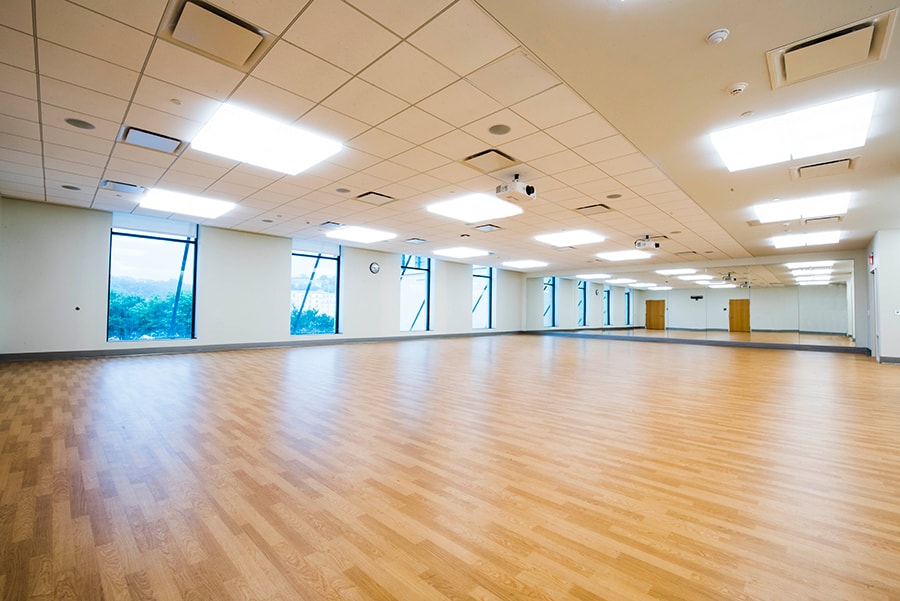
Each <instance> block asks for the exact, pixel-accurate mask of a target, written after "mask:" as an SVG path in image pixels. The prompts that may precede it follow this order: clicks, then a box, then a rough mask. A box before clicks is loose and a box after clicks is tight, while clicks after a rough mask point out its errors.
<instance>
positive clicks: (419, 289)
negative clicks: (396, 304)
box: [400, 255, 431, 332]
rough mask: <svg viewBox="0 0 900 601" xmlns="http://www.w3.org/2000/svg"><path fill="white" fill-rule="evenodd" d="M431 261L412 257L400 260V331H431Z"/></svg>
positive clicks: (402, 257) (407, 256)
mask: <svg viewBox="0 0 900 601" xmlns="http://www.w3.org/2000/svg"><path fill="white" fill-rule="evenodd" d="M430 284H431V259H427V258H422V257H417V256H414V255H402V256H401V258H400V330H402V331H404V332H415V331H423V330H429V329H431V324H430V323H429V306H428V303H429V296H430V291H431V290H430V288H431V286H430Z"/></svg>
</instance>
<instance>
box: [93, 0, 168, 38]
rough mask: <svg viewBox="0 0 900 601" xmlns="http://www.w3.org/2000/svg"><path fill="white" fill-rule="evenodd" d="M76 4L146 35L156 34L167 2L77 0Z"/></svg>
mask: <svg viewBox="0 0 900 601" xmlns="http://www.w3.org/2000/svg"><path fill="white" fill-rule="evenodd" d="M77 2H78V4H80V5H81V6H84V7H86V8H89V9H91V10H93V11H95V12H98V13H101V14H104V15H106V16H108V17H110V18H112V19H115V20H116V21H121V22H122V23H127V24H128V25H131V26H132V27H137V28H138V29H140V30H142V31H146V32H147V33H156V30H157V28H158V27H159V21H160V19H161V18H162V15H163V11H164V10H165V8H166V2H167V0H141V1H140V2H122V0H77Z"/></svg>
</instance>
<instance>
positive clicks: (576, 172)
mask: <svg viewBox="0 0 900 601" xmlns="http://www.w3.org/2000/svg"><path fill="white" fill-rule="evenodd" d="M554 177H556V179H558V180H560V181H561V182H565V183H567V184H569V185H570V186H578V185H584V184H587V183H590V182H595V181H598V180H600V181H606V180H608V179H610V178H609V177H607V175H606V174H605V173H603V171H601V170H600V169H597V168H596V167H594V166H593V165H584V166H583V167H577V168H575V169H570V170H568V171H562V172H559V173H556V174H555V175H554Z"/></svg>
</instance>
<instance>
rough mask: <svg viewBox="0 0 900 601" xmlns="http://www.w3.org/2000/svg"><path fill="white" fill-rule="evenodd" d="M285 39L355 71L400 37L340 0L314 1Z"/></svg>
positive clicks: (370, 61)
mask: <svg viewBox="0 0 900 601" xmlns="http://www.w3.org/2000/svg"><path fill="white" fill-rule="evenodd" d="M338 24H339V25H338ZM336 29H337V31H336ZM284 39H286V40H287V41H289V42H292V43H293V44H295V45H296V46H299V47H301V48H303V49H304V50H307V51H308V52H312V53H313V54H315V55H316V56H318V57H320V58H323V59H325V60H326V61H328V62H330V63H333V64H335V65H337V66H339V67H341V68H342V69H345V70H347V71H349V72H351V73H358V72H359V71H360V70H362V69H363V68H364V67H366V66H367V65H369V64H370V63H372V61H374V60H375V59H377V58H378V57H379V56H381V55H382V54H384V53H385V52H387V51H388V50H389V49H390V48H391V47H393V46H394V45H396V44H397V43H399V42H400V38H399V37H397V36H396V35H394V34H393V33H391V32H390V31H389V30H387V29H385V28H384V27H382V26H381V25H379V24H378V23H376V22H375V21H373V20H372V19H371V18H369V17H368V16H366V15H364V14H363V13H361V12H359V11H358V10H356V9H354V8H353V7H351V6H348V5H347V4H345V3H344V2H342V1H341V0H316V1H315V2H313V3H312V4H311V5H310V6H309V7H308V8H307V9H306V10H305V11H303V14H302V15H300V18H299V19H297V21H296V22H295V23H294V24H293V25H292V26H291V28H290V29H288V31H287V32H286V33H285V34H284Z"/></svg>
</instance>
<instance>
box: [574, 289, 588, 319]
mask: <svg viewBox="0 0 900 601" xmlns="http://www.w3.org/2000/svg"><path fill="white" fill-rule="evenodd" d="M587 289H588V285H587V282H586V281H584V280H579V282H578V303H577V304H576V305H575V314H576V315H578V325H579V326H586V325H587V304H588V303H587V301H588V294H587Z"/></svg>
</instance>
